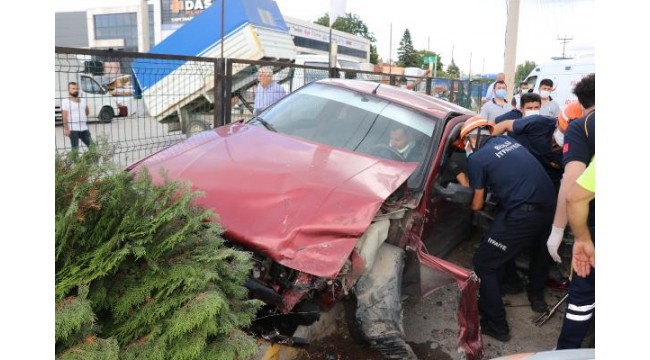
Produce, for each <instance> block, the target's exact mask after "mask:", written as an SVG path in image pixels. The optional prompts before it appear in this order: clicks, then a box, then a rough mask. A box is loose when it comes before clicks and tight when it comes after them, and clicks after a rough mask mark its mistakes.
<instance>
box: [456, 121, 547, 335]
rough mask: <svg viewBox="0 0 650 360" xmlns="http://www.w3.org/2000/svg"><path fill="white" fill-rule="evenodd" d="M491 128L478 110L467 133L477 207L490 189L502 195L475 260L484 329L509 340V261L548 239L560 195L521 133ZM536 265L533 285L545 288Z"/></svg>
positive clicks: (463, 132) (474, 207)
mask: <svg viewBox="0 0 650 360" xmlns="http://www.w3.org/2000/svg"><path fill="white" fill-rule="evenodd" d="M491 132H492V126H491V125H490V124H489V123H488V121H487V120H486V119H484V118H482V117H481V116H474V117H472V118H469V119H468V120H467V121H465V124H464V125H463V127H462V128H461V138H462V139H463V140H464V141H465V151H466V153H467V155H468V159H467V170H468V177H469V184H470V187H471V188H473V189H474V197H473V199H472V203H471V208H472V210H474V211H480V210H481V209H482V208H483V206H484V204H485V196H486V189H489V191H490V192H491V193H492V195H494V196H496V198H498V199H499V202H498V205H497V207H496V213H495V214H494V221H493V222H492V224H491V225H490V227H489V228H488V229H487V230H486V231H485V233H484V234H483V238H482V240H481V244H480V245H479V248H478V249H477V251H476V253H475V254H474V258H473V264H474V270H475V271H476V274H477V275H478V277H479V278H480V279H481V282H480V288H479V300H478V305H479V314H480V316H481V333H483V334H485V335H488V336H491V337H493V338H495V339H497V340H499V341H503V342H505V341H508V340H509V339H510V329H509V326H508V322H507V320H506V310H505V307H504V304H503V300H502V297H501V295H502V292H501V286H500V285H501V274H502V273H503V270H504V265H505V264H506V263H508V262H509V261H511V260H512V259H514V258H515V256H517V254H518V253H519V252H520V251H521V250H522V249H523V248H524V247H526V246H532V245H533V244H534V243H537V242H540V241H544V240H546V237H547V236H548V230H549V224H550V223H551V221H552V217H553V209H554V208H555V197H554V194H553V184H552V182H551V180H550V179H549V177H548V175H547V174H546V172H545V171H544V169H543V168H542V166H541V165H540V164H539V163H538V162H537V161H535V160H534V159H535V158H534V157H533V156H532V155H531V154H530V152H529V151H528V150H526V148H525V147H523V146H521V144H519V143H518V142H517V141H516V140H515V139H513V138H511V137H509V136H507V135H499V136H493V135H492V134H491ZM540 239H541V240H540ZM530 268H531V270H530V275H529V278H530V287H531V288H537V287H541V288H543V287H544V285H545V284H544V281H545V279H544V278H543V274H541V275H542V276H539V274H535V273H533V271H534V270H533V269H536V267H535V266H532V264H531V267H530Z"/></svg>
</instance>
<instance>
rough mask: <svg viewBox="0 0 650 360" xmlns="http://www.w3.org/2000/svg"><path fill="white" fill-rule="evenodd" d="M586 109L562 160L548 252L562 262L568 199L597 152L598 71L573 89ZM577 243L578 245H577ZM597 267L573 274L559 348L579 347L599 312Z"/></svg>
mask: <svg viewBox="0 0 650 360" xmlns="http://www.w3.org/2000/svg"><path fill="white" fill-rule="evenodd" d="M573 93H574V94H575V95H576V97H577V98H578V101H579V102H580V105H581V106H582V108H583V109H584V114H585V115H584V116H583V117H581V118H579V119H576V120H574V121H571V122H570V123H569V125H568V126H567V129H566V132H565V134H564V138H563V142H564V145H563V146H562V161H563V162H564V174H563V176H562V184H561V186H560V191H559V193H558V197H557V208H556V210H555V217H554V219H553V227H552V231H551V235H550V236H549V237H548V241H547V246H548V251H549V253H550V254H551V256H552V257H553V259H554V260H555V261H556V262H558V263H559V262H561V261H562V260H561V258H560V256H559V255H558V248H559V247H560V244H561V243H562V238H563V234H564V228H565V227H566V225H567V222H568V215H567V199H568V198H569V197H570V196H569V194H570V193H571V192H572V189H573V187H574V186H576V185H575V184H576V180H577V179H578V177H579V176H580V175H581V174H582V173H583V172H584V171H585V169H586V168H587V166H588V165H589V163H590V162H591V159H593V158H594V157H595V155H596V74H594V73H592V74H589V75H587V76H585V77H584V78H582V80H580V81H579V82H578V83H577V84H576V86H575V87H574V88H573ZM595 218H596V200H595V198H594V199H591V201H589V213H588V215H587V224H588V227H589V232H590V234H591V238H592V242H593V244H595V243H596V226H595ZM574 246H575V245H574ZM595 281H596V269H595V268H592V269H591V271H590V272H589V274H588V275H587V276H586V277H582V276H573V277H572V279H571V282H570V283H569V297H568V299H567V308H566V313H565V317H564V321H563V323H562V331H561V332H560V336H559V338H558V341H557V349H575V348H579V347H580V346H581V344H582V341H583V340H584V338H585V336H586V335H587V334H588V332H589V328H590V325H591V322H593V321H594V314H595V311H596V293H595Z"/></svg>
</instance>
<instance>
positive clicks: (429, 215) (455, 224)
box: [421, 115, 473, 257]
mask: <svg viewBox="0 0 650 360" xmlns="http://www.w3.org/2000/svg"><path fill="white" fill-rule="evenodd" d="M471 116H472V115H461V116H457V117H455V118H453V119H451V120H449V121H448V122H447V124H446V126H445V130H444V132H443V136H442V140H441V142H440V147H439V148H438V153H437V154H436V156H435V157H434V161H435V164H434V165H433V166H432V169H433V170H432V171H433V174H431V177H430V181H429V182H428V183H427V185H426V186H427V187H428V189H427V191H426V195H425V196H427V198H426V199H424V200H425V201H426V208H425V211H424V227H423V231H422V236H421V238H422V241H423V242H424V245H425V246H426V248H427V250H428V252H429V254H431V255H434V256H438V257H444V256H445V255H447V254H448V253H449V252H450V251H451V250H453V248H454V247H455V246H456V245H458V244H459V243H460V242H462V241H463V240H465V239H467V238H469V236H470V235H471V232H472V228H473V226H472V217H473V211H472V209H471V208H470V205H469V203H456V202H452V201H449V199H448V198H447V199H446V197H445V196H444V195H443V192H442V190H441V189H443V188H444V185H445V184H444V182H446V180H449V179H443V178H444V177H446V176H445V174H444V167H445V166H447V165H448V164H447V162H448V161H449V159H450V157H451V156H452V155H454V154H453V152H454V151H457V154H456V155H455V156H457V155H458V152H460V151H461V150H460V149H456V150H455V148H454V143H455V142H456V141H458V137H459V134H460V128H461V126H462V125H463V123H464V122H465V120H467V119H468V118H469V117H471ZM463 156H464V154H463ZM447 177H448V176H447Z"/></svg>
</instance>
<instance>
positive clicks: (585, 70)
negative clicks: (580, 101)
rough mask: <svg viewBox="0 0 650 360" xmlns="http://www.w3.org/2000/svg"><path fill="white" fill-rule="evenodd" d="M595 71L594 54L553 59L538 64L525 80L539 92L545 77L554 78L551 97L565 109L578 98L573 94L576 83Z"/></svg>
mask: <svg viewBox="0 0 650 360" xmlns="http://www.w3.org/2000/svg"><path fill="white" fill-rule="evenodd" d="M595 71H596V64H595V59H594V57H593V56H586V57H581V58H576V59H561V60H553V61H550V62H547V63H544V64H541V65H538V66H536V67H535V68H534V69H533V70H532V71H531V72H530V74H529V75H528V76H527V77H526V79H525V81H526V82H527V83H528V85H529V88H531V89H533V92H535V93H539V83H540V82H541V81H542V80H543V79H551V80H553V87H554V88H555V90H554V91H553V92H552V93H551V97H552V98H553V100H555V101H556V102H557V103H558V105H560V108H562V109H564V107H565V106H566V105H567V104H568V103H569V102H571V101H575V100H577V98H576V96H575V95H574V94H573V88H574V87H575V85H576V84H577V83H578V82H579V81H580V80H581V79H582V78H583V77H585V76H586V75H589V74H591V73H594V72H595Z"/></svg>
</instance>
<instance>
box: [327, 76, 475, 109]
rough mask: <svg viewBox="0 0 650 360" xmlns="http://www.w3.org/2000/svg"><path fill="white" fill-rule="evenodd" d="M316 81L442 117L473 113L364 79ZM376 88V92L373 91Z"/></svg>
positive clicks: (456, 106) (430, 97)
mask: <svg viewBox="0 0 650 360" xmlns="http://www.w3.org/2000/svg"><path fill="white" fill-rule="evenodd" d="M317 82H318V83H321V84H328V85H333V86H338V87H343V88H347V89H350V90H354V91H358V92H361V93H365V94H369V95H373V96H376V97H378V98H381V99H385V100H388V101H391V102H394V103H398V104H401V105H404V106H406V107H410V108H413V109H417V110H419V111H421V112H424V113H427V114H430V115H433V116H434V117H436V118H439V119H444V118H445V117H446V116H447V114H449V113H450V112H456V113H460V114H468V115H473V114H474V112H472V111H471V110H469V109H466V108H464V107H462V106H459V105H456V104H454V103H451V102H449V101H445V100H442V99H438V98H436V97H433V96H431V95H427V94H424V93H420V92H416V91H412V90H407V89H403V88H399V87H396V86H391V85H387V84H383V83H377V82H372V81H365V80H349V79H322V80H318V81H317ZM375 89H376V93H374V94H373V92H374V91H375Z"/></svg>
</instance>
